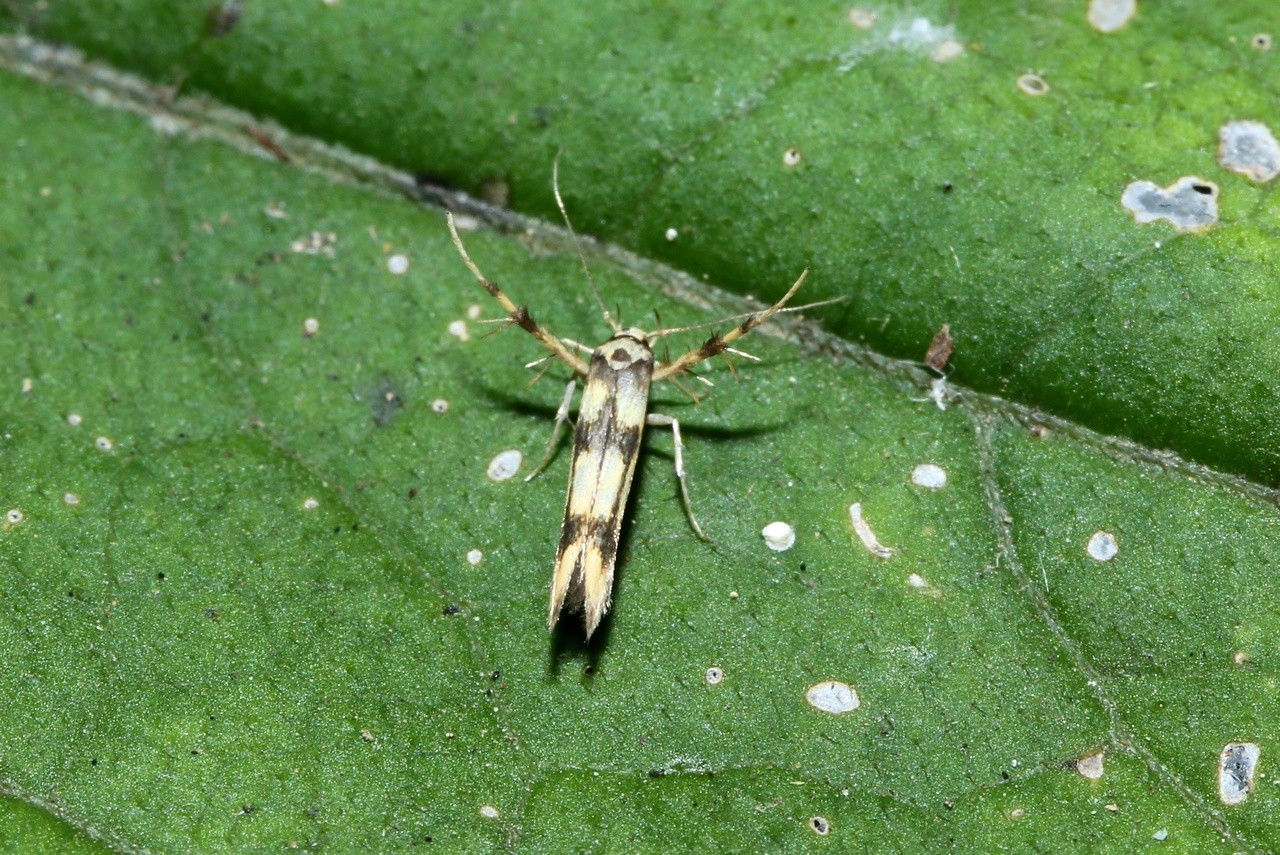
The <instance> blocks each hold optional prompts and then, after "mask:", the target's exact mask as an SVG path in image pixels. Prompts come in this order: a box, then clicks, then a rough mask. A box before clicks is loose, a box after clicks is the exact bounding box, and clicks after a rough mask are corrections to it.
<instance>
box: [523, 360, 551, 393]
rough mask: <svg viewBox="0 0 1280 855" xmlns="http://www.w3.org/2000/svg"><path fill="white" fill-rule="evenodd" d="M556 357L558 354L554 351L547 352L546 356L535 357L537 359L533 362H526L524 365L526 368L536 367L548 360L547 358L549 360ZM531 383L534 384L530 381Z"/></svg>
mask: <svg viewBox="0 0 1280 855" xmlns="http://www.w3.org/2000/svg"><path fill="white" fill-rule="evenodd" d="M555 358H556V355H555V354H554V353H549V354H547V355H546V356H544V357H542V358H541V359H535V360H533V362H526V363H525V364H524V367H525V368H536V367H537V366H539V365H541V364H542V363H544V362H546V361H547V360H549V359H555ZM529 385H531V386H532V385H533V384H532V383H530V384H529Z"/></svg>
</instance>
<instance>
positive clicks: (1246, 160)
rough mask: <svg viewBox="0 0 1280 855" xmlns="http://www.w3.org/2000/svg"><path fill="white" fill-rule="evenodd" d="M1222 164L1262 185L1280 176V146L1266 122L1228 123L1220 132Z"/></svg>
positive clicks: (1219, 156)
mask: <svg viewBox="0 0 1280 855" xmlns="http://www.w3.org/2000/svg"><path fill="white" fill-rule="evenodd" d="M1218 162H1219V163H1221V164H1222V165H1223V166H1225V167H1226V168H1227V169H1231V170H1234V171H1236V172H1239V173H1241V174H1242V175H1247V176H1249V178H1250V179H1252V180H1254V181H1257V182H1259V183H1261V182H1264V181H1270V180H1271V179H1272V178H1275V177H1276V175H1280V143H1277V142H1276V138H1275V136H1274V135H1273V134H1272V133H1271V129H1270V128H1268V127H1267V126H1266V125H1264V124H1262V122H1227V123H1226V124H1225V125H1223V126H1222V129H1221V130H1219V131H1218Z"/></svg>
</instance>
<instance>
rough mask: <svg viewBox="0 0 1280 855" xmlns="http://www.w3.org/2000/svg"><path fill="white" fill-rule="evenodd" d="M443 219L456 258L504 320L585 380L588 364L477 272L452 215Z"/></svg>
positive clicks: (446, 213) (477, 268)
mask: <svg viewBox="0 0 1280 855" xmlns="http://www.w3.org/2000/svg"><path fill="white" fill-rule="evenodd" d="M444 217H445V221H446V222H447V223H448V224H449V234H450V235H451V236H452V238H453V245H454V247H456V248H457V250H458V255H460V256H462V263H463V264H465V265H467V269H468V270H470V271H471V275H472V276H474V277H475V278H476V281H477V282H479V283H480V285H481V286H482V287H483V288H484V290H486V291H488V292H489V294H490V295H491V296H492V297H493V299H495V300H497V301H498V304H499V305H500V306H502V308H504V309H506V310H507V317H508V318H510V319H511V323H513V324H515V325H516V326H518V327H520V329H522V330H524V331H525V332H527V333H529V335H531V336H533V337H534V338H536V339H537V340H538V341H540V342H542V346H543V347H545V348H546V349H547V350H549V351H551V352H552V353H554V354H555V355H556V357H557V358H559V359H560V360H561V361H563V362H564V363H565V364H566V365H568V366H569V367H570V368H572V369H573V370H574V373H576V374H581V375H582V376H584V377H585V376H586V374H587V363H586V362H584V361H583V359H582V357H580V356H578V354H576V353H574V352H573V351H572V350H570V349H569V347H568V346H567V345H566V344H565V343H564V342H563V341H561V340H560V339H558V338H556V336H555V335H553V334H552V333H551V332H550V331H549V330H547V329H545V328H544V327H543V326H542V325H541V324H539V323H538V322H537V321H535V320H534V319H533V318H532V317H530V316H529V310H528V309H526V308H525V307H524V306H517V305H516V304H515V303H513V302H511V298H510V297H508V296H507V295H506V293H505V292H503V290H502V289H501V288H499V287H498V283H496V282H494V281H493V280H491V279H489V278H487V277H486V276H485V275H484V274H483V273H481V272H480V268H479V267H477V266H476V263H475V262H474V261H472V260H471V256H470V255H468V254H467V248H466V247H465V246H463V245H462V238H461V237H459V236H458V227H457V226H456V225H454V222H453V214H451V213H449V212H448V211H446V212H445V215H444Z"/></svg>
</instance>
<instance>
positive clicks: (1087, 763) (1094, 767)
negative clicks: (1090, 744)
mask: <svg viewBox="0 0 1280 855" xmlns="http://www.w3.org/2000/svg"><path fill="white" fill-rule="evenodd" d="M1103 754H1104V752H1102V751H1099V752H1097V753H1096V754H1090V755H1089V756H1088V757H1081V758H1080V759H1079V760H1077V761H1076V771H1077V772H1079V773H1080V774H1081V775H1082V776H1083V777H1085V778H1088V779H1089V780H1090V781H1096V780H1098V779H1099V778H1101V777H1102V771H1103V764H1102V760H1103Z"/></svg>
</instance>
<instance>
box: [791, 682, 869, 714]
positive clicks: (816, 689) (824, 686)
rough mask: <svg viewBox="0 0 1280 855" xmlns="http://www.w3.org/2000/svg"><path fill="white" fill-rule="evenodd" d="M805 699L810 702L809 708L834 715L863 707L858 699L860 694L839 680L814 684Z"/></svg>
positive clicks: (806, 693)
mask: <svg viewBox="0 0 1280 855" xmlns="http://www.w3.org/2000/svg"><path fill="white" fill-rule="evenodd" d="M804 697H805V700H807V701H808V702H809V706H811V707H813V708H815V709H820V710H822V711H823V712H828V713H831V714H832V715H842V714H844V713H847V712H852V711H853V710H856V709H857V708H858V707H860V706H862V701H860V700H859V699H858V693H857V692H855V691H854V690H853V687H852V686H850V685H849V684H848V683H841V682H840V681H839V680H827V681H825V682H822V683H814V684H813V685H812V686H810V687H809V691H807V692H805V695H804Z"/></svg>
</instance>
